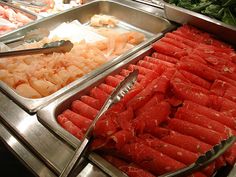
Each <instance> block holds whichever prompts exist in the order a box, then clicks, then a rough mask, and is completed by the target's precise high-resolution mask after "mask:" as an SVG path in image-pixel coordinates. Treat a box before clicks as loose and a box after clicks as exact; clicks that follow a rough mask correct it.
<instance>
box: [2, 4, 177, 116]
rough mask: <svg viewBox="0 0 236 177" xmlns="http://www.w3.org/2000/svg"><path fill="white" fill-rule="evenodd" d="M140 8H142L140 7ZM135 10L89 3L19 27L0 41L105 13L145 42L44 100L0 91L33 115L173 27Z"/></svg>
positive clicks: (137, 8)
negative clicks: (136, 33)
mask: <svg viewBox="0 0 236 177" xmlns="http://www.w3.org/2000/svg"><path fill="white" fill-rule="evenodd" d="M143 6H145V5H142V6H141V7H143ZM139 8H140V5H139V4H138V3H135V2H131V1H126V0H116V1H115V0H114V1H113V0H108V1H101V0H100V1H99V0H97V1H92V2H90V3H88V4H85V5H83V6H80V7H78V8H73V9H71V10H68V11H66V12H63V13H60V14H59V15H54V16H51V17H47V18H45V19H41V20H38V22H36V23H34V24H32V25H30V26H27V27H25V28H22V29H21V30H18V31H16V32H14V33H12V34H11V35H8V36H4V37H2V38H0V41H3V40H7V39H9V38H13V37H19V36H22V35H24V34H26V33H27V32H28V31H30V30H34V29H37V28H48V29H49V30H52V29H53V28H55V27H56V26H58V25H59V24H61V23H62V22H70V21H73V20H76V19H77V20H79V21H80V22H81V23H83V24H87V23H88V22H89V20H90V18H91V17H92V16H93V15H94V14H108V15H112V16H115V17H116V18H118V19H119V20H120V21H121V23H119V24H120V25H121V26H120V27H121V28H124V29H128V30H135V31H139V32H142V33H143V34H145V36H146V39H147V40H145V41H144V42H142V43H141V44H139V45H137V46H136V47H134V48H133V49H131V50H129V51H128V52H126V53H124V54H123V55H121V56H119V57H117V58H115V59H113V60H111V61H109V62H107V63H106V64H104V65H102V66H100V67H99V68H97V69H96V70H94V71H92V72H90V73H88V74H87V75H85V76H83V77H82V78H79V79H78V80H76V81H74V82H72V83H70V84H69V85H67V86H65V87H64V88H62V89H60V90H58V91H57V92H55V93H53V94H52V95H49V96H47V97H44V98H39V99H29V98H24V97H22V96H20V95H19V94H17V93H16V92H15V91H14V90H13V89H11V88H10V87H8V86H7V85H6V84H4V83H3V82H0V88H1V89H3V90H4V91H5V92H6V93H7V94H8V95H10V96H11V97H13V99H15V100H16V101H17V102H18V103H19V104H20V105H21V106H23V108H25V109H26V111H28V112H31V113H32V112H36V111H37V110H38V109H40V108H41V107H43V106H44V105H46V104H47V103H48V102H50V101H52V100H53V99H55V98H57V97H59V96H60V95H62V94H64V93H65V92H67V91H69V90H70V89H72V88H73V87H78V86H79V85H81V84H82V83H85V82H87V81H88V80H90V79H91V78H93V77H95V76H97V75H98V74H100V73H102V72H104V71H105V70H106V69H108V68H109V67H111V66H113V65H115V64H117V63H119V62H121V61H122V60H124V59H125V58H127V57H128V56H131V55H132V54H134V53H135V52H137V51H138V50H140V49H142V48H144V47H145V46H147V45H150V44H151V43H152V42H153V41H155V40H157V38H159V37H160V36H162V35H163V34H164V33H165V32H166V31H169V30H171V29H172V28H173V25H171V23H170V22H169V21H168V20H165V19H163V18H161V17H158V16H156V15H152V14H150V13H147V12H145V11H143V10H140V9H139ZM149 8H153V7H149ZM154 9H155V8H154Z"/></svg>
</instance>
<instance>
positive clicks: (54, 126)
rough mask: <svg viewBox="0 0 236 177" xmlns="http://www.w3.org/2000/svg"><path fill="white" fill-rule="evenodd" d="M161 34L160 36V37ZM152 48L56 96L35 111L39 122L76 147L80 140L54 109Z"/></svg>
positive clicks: (145, 49)
mask: <svg viewBox="0 0 236 177" xmlns="http://www.w3.org/2000/svg"><path fill="white" fill-rule="evenodd" d="M161 37H162V36H160V38H161ZM150 50H152V47H151V45H149V46H147V47H145V48H143V49H142V50H140V51H138V52H137V53H135V54H134V55H132V56H130V57H128V58H127V59H125V60H124V61H123V62H121V63H118V64H117V65H115V66H113V67H111V68H109V69H108V70H106V71H104V72H103V73H102V74H100V75H98V76H97V77H95V78H93V79H91V80H90V81H88V82H86V83H85V84H83V85H81V86H80V87H78V88H75V89H73V90H71V92H68V93H67V94H65V95H63V96H62V97H60V98H58V99H57V100H55V101H53V102H51V103H50V104H49V105H47V106H45V107H44V108H42V109H40V110H39V111H37V118H38V120H39V122H41V123H42V124H43V125H45V126H47V127H48V128H49V129H50V130H51V131H53V132H54V133H56V134H57V135H59V136H60V137H61V138H62V139H64V140H65V141H66V142H67V143H69V144H70V145H71V146H73V147H74V148H76V147H77V146H78V144H79V143H80V141H79V140H78V139H77V138H76V137H74V136H73V135H71V134H70V133H69V132H67V131H66V130H65V129H64V128H62V127H61V126H60V125H59V124H58V122H57V121H56V118H55V113H56V109H57V107H58V106H59V105H61V104H63V102H65V101H66V100H67V99H69V98H71V97H73V96H74V95H75V94H76V93H78V92H81V91H83V90H84V89H86V88H87V87H89V86H91V85H92V84H94V83H96V82H98V81H99V80H101V79H103V78H104V77H105V76H106V75H108V74H110V73H111V72H113V71H115V70H116V69H118V68H120V67H122V66H123V65H125V64H127V63H129V62H130V61H132V60H133V59H135V58H137V57H139V56H140V55H142V54H144V53H146V52H148V51H150Z"/></svg>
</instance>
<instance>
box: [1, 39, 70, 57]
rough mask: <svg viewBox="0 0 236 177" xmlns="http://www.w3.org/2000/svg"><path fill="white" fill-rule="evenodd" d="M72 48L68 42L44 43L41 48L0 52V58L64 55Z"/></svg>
mask: <svg viewBox="0 0 236 177" xmlns="http://www.w3.org/2000/svg"><path fill="white" fill-rule="evenodd" d="M72 47H73V44H72V43H71V42H70V41H64V40H61V41H55V42H50V43H46V44H44V45H43V46H42V47H41V48H32V49H25V50H16V51H8V52H0V58H4V57H15V56H24V55H35V54H50V53H53V52H56V53H66V52H69V51H71V49H72Z"/></svg>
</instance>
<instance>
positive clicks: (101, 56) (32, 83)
mask: <svg viewBox="0 0 236 177" xmlns="http://www.w3.org/2000/svg"><path fill="white" fill-rule="evenodd" d="M100 32H101V33H103V35H105V36H107V39H105V40H102V41H99V42H96V43H92V44H91V43H86V42H85V41H81V42H79V43H74V46H73V48H72V50H71V51H70V52H68V53H53V54H48V55H44V54H37V55H25V56H19V57H12V58H2V59H1V60H0V80H1V81H3V82H4V83H6V84H7V85H8V86H10V87H11V88H13V89H14V90H15V91H16V92H17V93H18V94H19V95H21V96H23V97H26V98H42V97H45V96H48V95H51V94H52V93H54V92H56V91H57V90H59V89H61V88H63V87H64V86H66V85H68V84H69V83H71V82H73V81H74V80H76V79H78V78H80V77H82V76H84V75H85V74H87V73H89V72H90V71H92V70H94V69H96V68H98V67H99V66H100V65H102V64H104V63H105V62H107V61H108V60H110V59H111V58H114V57H116V56H118V55H120V54H122V53H124V52H126V51H127V50H129V49H130V48H132V47H133V46H134V45H136V44H139V43H140V42H142V41H143V40H144V35H142V34H140V33H137V32H126V33H121V34H113V37H112V32H110V31H106V32H104V31H103V32H102V31H100ZM53 40H56V39H50V40H49V39H48V38H45V39H43V40H42V41H40V42H35V43H30V44H25V45H22V46H20V47H19V48H18V49H25V48H36V47H41V46H42V45H43V44H45V43H48V42H51V41H53Z"/></svg>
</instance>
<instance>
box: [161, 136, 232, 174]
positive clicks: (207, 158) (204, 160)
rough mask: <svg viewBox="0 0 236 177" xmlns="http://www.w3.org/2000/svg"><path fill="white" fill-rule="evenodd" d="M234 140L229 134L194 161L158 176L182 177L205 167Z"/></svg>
mask: <svg viewBox="0 0 236 177" xmlns="http://www.w3.org/2000/svg"><path fill="white" fill-rule="evenodd" d="M235 141H236V136H230V137H229V138H227V139H226V140H222V141H221V142H220V143H219V144H217V145H215V146H213V148H212V149H210V150H209V151H207V152H206V153H205V154H203V155H201V156H199V157H198V159H197V160H196V162H194V163H192V164H190V165H189V166H187V167H185V168H182V169H179V170H177V171H174V172H170V173H166V174H163V175H161V176H159V177H184V176H187V175H190V174H192V173H193V172H195V171H197V170H199V169H202V168H204V167H206V166H207V165H208V164H210V163H211V162H213V161H214V160H215V159H217V158H218V157H219V156H221V155H222V154H223V153H224V152H225V151H226V150H228V149H229V148H230V147H231V146H232V145H233V144H234V142H235Z"/></svg>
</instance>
